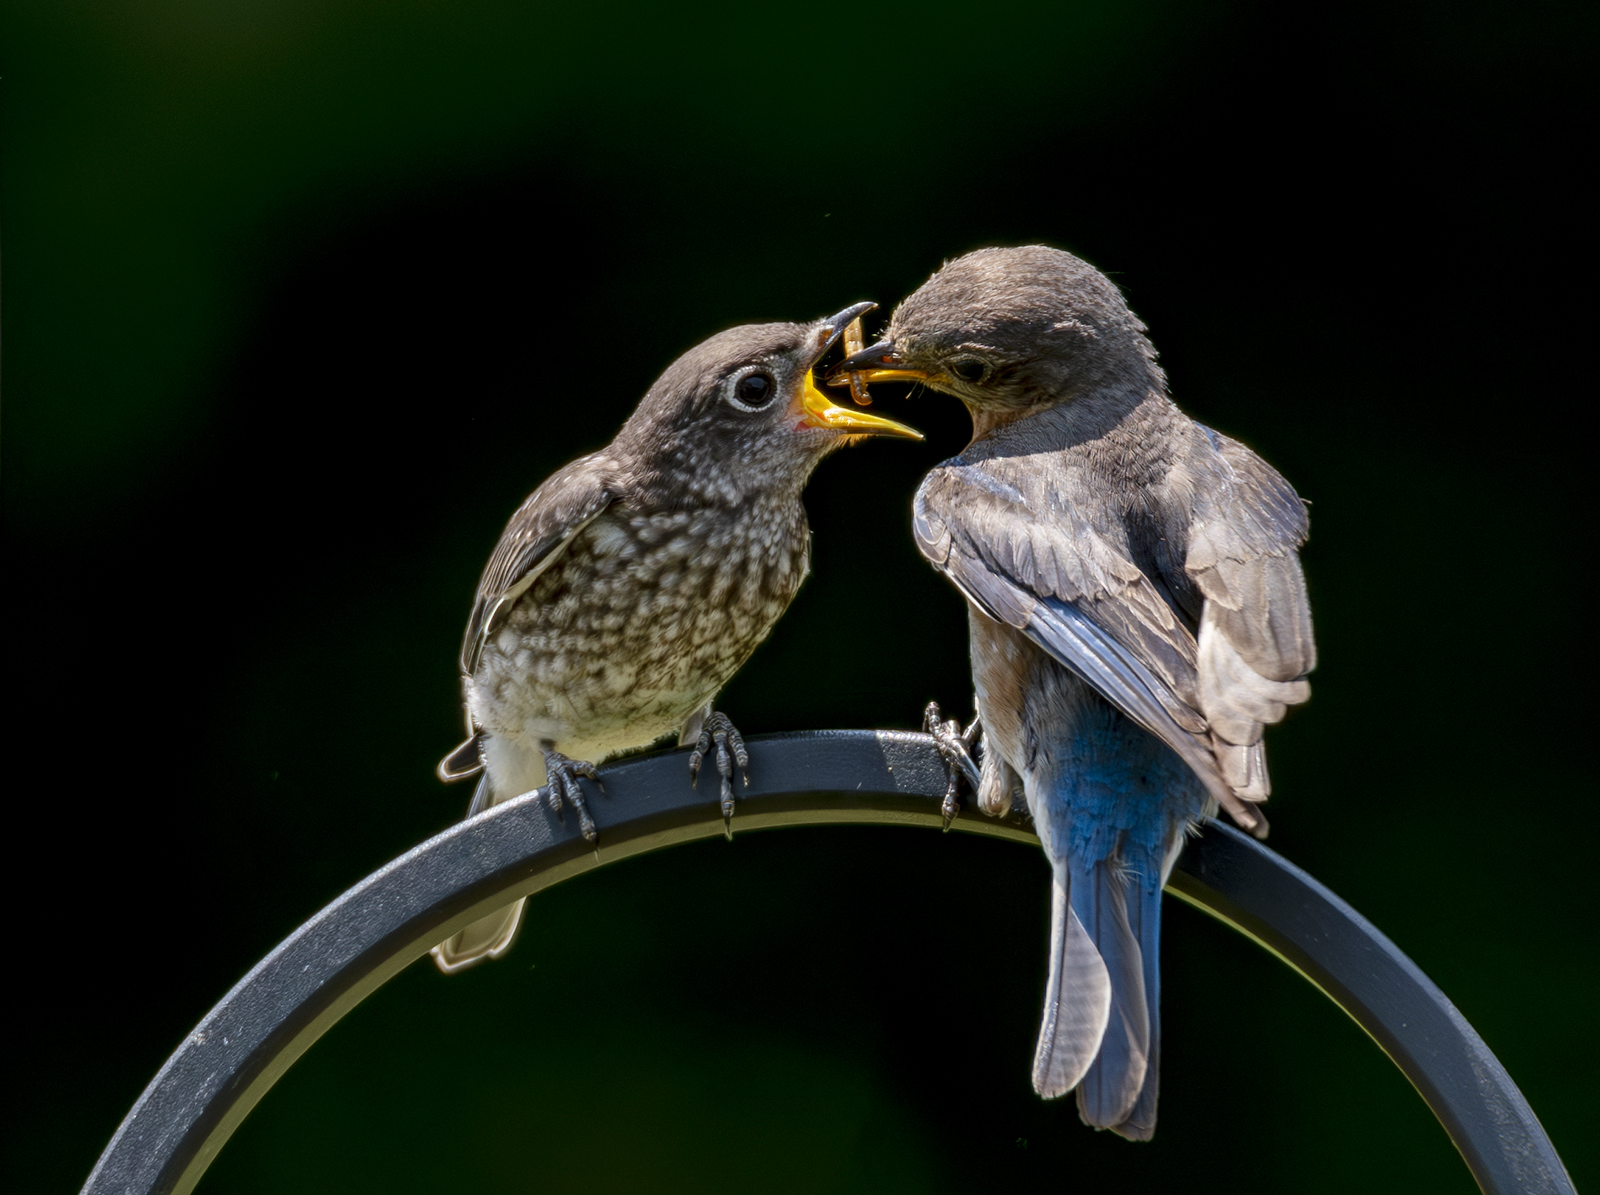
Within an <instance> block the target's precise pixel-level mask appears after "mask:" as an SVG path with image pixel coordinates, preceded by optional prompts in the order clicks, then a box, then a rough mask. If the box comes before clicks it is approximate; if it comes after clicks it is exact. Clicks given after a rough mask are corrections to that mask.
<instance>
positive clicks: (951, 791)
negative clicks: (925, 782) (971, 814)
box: [922, 701, 982, 830]
mask: <svg viewBox="0 0 1600 1195" xmlns="http://www.w3.org/2000/svg"><path fill="white" fill-rule="evenodd" d="M981 726H982V723H981V722H980V721H979V720H978V719H977V718H974V719H973V720H972V725H970V726H968V727H967V728H966V729H965V730H962V729H961V723H959V722H957V721H956V720H955V719H954V718H949V719H946V718H945V717H944V713H943V711H942V710H940V709H939V703H938V702H937V701H930V702H928V708H927V709H925V710H923V711H922V729H923V730H924V731H925V732H926V733H928V734H929V735H932V736H933V743H934V746H936V747H938V748H939V754H940V755H942V756H944V760H945V764H946V765H947V766H948V767H949V769H950V786H949V787H948V788H947V789H945V793H944V801H943V803H941V804H940V806H939V812H940V813H941V814H943V815H944V828H945V829H946V830H948V829H950V823H951V822H952V821H954V820H955V819H956V818H957V817H958V816H959V815H960V813H961V801H960V799H959V798H958V797H957V795H956V793H957V789H958V787H959V783H960V778H961V777H962V776H965V777H966V778H967V783H968V784H970V785H971V786H972V791H973V792H977V791H978V775H979V773H978V764H977V761H976V760H975V759H973V757H972V754H973V748H974V747H975V746H976V744H977V741H978V732H979V730H980V729H981Z"/></svg>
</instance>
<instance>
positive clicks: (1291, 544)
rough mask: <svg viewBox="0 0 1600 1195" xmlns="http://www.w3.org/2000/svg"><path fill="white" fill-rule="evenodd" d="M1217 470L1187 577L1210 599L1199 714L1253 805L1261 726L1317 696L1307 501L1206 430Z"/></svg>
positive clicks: (1200, 506)
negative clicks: (1305, 563) (1306, 554)
mask: <svg viewBox="0 0 1600 1195" xmlns="http://www.w3.org/2000/svg"><path fill="white" fill-rule="evenodd" d="M1207 436H1208V437H1209V439H1210V442H1211V446H1212V448H1213V450H1214V452H1213V454H1212V456H1211V457H1210V459H1209V460H1208V461H1206V462H1205V464H1206V465H1207V466H1208V467H1210V468H1211V469H1212V470H1213V471H1214V475H1213V476H1212V477H1211V478H1208V479H1206V483H1205V484H1201V485H1198V486H1197V487H1196V490H1195V502H1194V517H1193V521H1192V522H1191V524H1190V527H1189V535H1188V541H1189V542H1188V554H1187V556H1186V557H1185V559H1184V571H1185V572H1187V573H1188V574H1189V576H1190V577H1191V578H1193V580H1194V583H1195V586H1196V587H1197V588H1198V589H1199V590H1200V592H1201V593H1202V594H1203V595H1204V597H1205V607H1204V610H1203V611H1202V613H1201V616H1200V634H1199V643H1198V647H1199V672H1198V676H1197V680H1196V691H1197V697H1198V700H1199V705H1200V709H1201V710H1202V711H1203V712H1204V713H1205V716H1206V720H1207V721H1208V722H1209V723H1210V725H1211V730H1212V736H1213V739H1214V743H1215V753H1216V755H1217V759H1218V763H1219V765H1220V766H1221V768H1222V770H1223V773H1224V775H1225V776H1226V778H1227V779H1228V782H1229V784H1230V785H1231V786H1232V787H1233V788H1234V790H1235V791H1236V792H1237V793H1239V795H1240V796H1242V797H1244V798H1246V799H1247V800H1261V799H1263V798H1265V797H1266V795H1267V793H1268V792H1269V791H1270V787H1271V786H1270V784H1269V783H1268V780H1267V773H1266V766H1265V759H1264V756H1263V752H1262V749H1261V731H1262V727H1263V726H1265V725H1267V724H1270V723H1273V722H1277V721H1278V720H1280V719H1281V718H1282V717H1283V715H1284V712H1285V710H1286V709H1287V707H1288V706H1291V705H1297V704H1299V703H1300V702H1302V701H1305V700H1306V699H1307V698H1308V697H1309V696H1310V695H1311V687H1310V685H1309V684H1308V683H1307V682H1306V680H1305V675H1306V674H1307V673H1308V672H1310V671H1311V669H1312V668H1314V667H1315V666H1316V662H1317V649H1316V644H1315V642H1314V641H1313V639H1312V633H1311V606H1310V603H1309V601H1308V600H1307V597H1306V583H1305V577H1304V575H1303V574H1302V572H1301V570H1300V558H1299V554H1298V550H1299V547H1300V545H1301V544H1302V543H1304V542H1305V538H1306V534H1307V532H1308V531H1309V529H1310V528H1309V521H1308V519H1307V517H1306V509H1305V504H1304V503H1302V502H1301V501H1300V498H1299V496H1298V495H1297V494H1296V493H1295V492H1294V490H1293V489H1291V488H1290V486H1289V483H1288V482H1286V481H1284V479H1283V478H1282V477H1280V476H1279V475H1278V473H1277V472H1276V471H1275V470H1274V469H1273V468H1272V467H1271V466H1270V465H1268V464H1267V463H1266V462H1265V461H1263V460H1262V459H1261V458H1260V457H1258V456H1256V455H1255V454H1254V453H1253V452H1251V451H1250V450H1249V449H1247V448H1245V447H1244V446H1243V445H1242V444H1239V443H1237V442H1236V441H1234V440H1230V439H1228V438H1227V437H1226V436H1223V435H1219V434H1218V433H1216V432H1212V431H1209V429H1208V430H1207Z"/></svg>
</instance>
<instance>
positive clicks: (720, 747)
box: [689, 710, 750, 838]
mask: <svg viewBox="0 0 1600 1195" xmlns="http://www.w3.org/2000/svg"><path fill="white" fill-rule="evenodd" d="M713 744H715V746H716V749H717V775H718V776H719V777H720V778H721V781H722V784H721V797H722V826H723V831H724V832H725V833H726V834H727V836H728V837H729V838H732V837H733V765H734V762H735V761H738V764H739V773H740V775H742V776H743V777H744V786H745V787H746V788H749V787H750V753H749V752H748V751H746V750H745V747H744V739H743V738H741V737H740V735H739V732H738V730H737V729H735V728H734V725H733V723H732V722H731V721H729V719H728V715H727V714H719V713H717V712H716V711H715V710H713V711H712V712H711V714H710V715H709V716H708V717H707V718H706V720H705V722H704V723H703V724H702V725H701V727H700V737H699V738H698V739H696V740H695V744H694V750H693V751H692V752H690V754H689V783H690V784H691V785H694V786H695V787H697V788H698V787H699V784H700V765H701V764H702V763H704V762H705V759H706V756H708V755H709V754H711V748H712V745H713ZM730 749H731V752H732V754H731V756H730Z"/></svg>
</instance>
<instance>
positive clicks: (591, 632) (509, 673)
mask: <svg viewBox="0 0 1600 1195" xmlns="http://www.w3.org/2000/svg"><path fill="white" fill-rule="evenodd" d="M809 546H810V532H809V529H808V527H807V524H806V517H805V511H804V508H802V507H801V506H800V505H799V503H798V502H789V503H786V504H783V505H749V506H743V507H728V506H723V507H702V508H697V509H692V510H677V511H656V512H645V511H640V510H637V509H630V508H629V507H627V506H626V505H623V504H618V506H615V507H613V508H611V510H609V511H607V512H606V513H605V514H603V515H601V516H600V517H599V518H598V519H596V520H595V521H594V522H593V523H591V524H590V525H589V526H588V527H587V528H585V529H584V531H583V532H581V533H580V534H579V535H578V537H577V538H576V539H575V540H574V541H573V543H572V545H571V546H570V547H569V548H568V549H567V550H566V552H564V553H563V554H562V556H561V558H560V559H559V560H558V561H556V563H555V564H553V565H552V566H551V567H550V569H548V570H547V571H546V572H545V574H544V575H543V576H542V577H540V578H539V580H538V581H537V582H536V583H535V584H534V586H533V587H532V588H531V589H530V590H529V591H528V592H527V593H526V594H525V595H523V597H522V598H521V599H520V600H519V601H518V602H517V603H516V605H515V606H514V607H513V608H512V610H511V612H510V616H509V617H508V618H507V619H506V621H505V624H504V625H503V626H502V627H501V628H500V629H499V631H497V632H496V634H495V635H494V636H493V637H492V638H491V640H490V641H489V643H488V644H486V645H485V650H484V653H483V658H482V661H481V663H480V666H479V671H478V675H477V677H476V678H475V680H476V682H477V683H476V684H475V685H474V689H475V691H476V695H477V697H478V702H477V703H476V704H477V705H478V706H479V707H480V708H477V709H475V710H474V714H475V716H477V717H478V718H479V720H480V724H483V725H486V726H488V727H489V728H490V729H492V730H496V731H499V732H501V733H507V732H509V733H512V734H517V735H523V734H530V733H535V732H536V733H537V734H539V735H541V736H544V737H550V738H552V739H555V740H557V741H560V740H562V739H567V738H577V739H581V740H584V741H591V742H599V741H603V742H606V743H607V744H608V745H609V744H615V749H619V750H620V749H625V748H626V747H627V746H636V745H643V744H645V743H648V742H651V741H653V740H654V739H656V738H659V737H660V736H661V735H664V734H667V733H669V732H671V731H675V730H676V729H678V728H679V727H680V726H681V725H682V724H683V722H684V721H685V720H686V719H687V718H688V717H689V716H690V715H691V714H692V713H694V712H695V711H696V710H698V709H699V708H701V707H702V706H703V705H705V703H706V702H707V701H709V700H711V698H712V697H713V696H714V695H715V694H716V692H717V690H719V689H720V688H721V687H722V686H723V685H724V684H726V683H727V681H728V680H729V679H730V678H731V677H732V676H733V674H734V673H735V672H737V671H738V669H739V667H740V665H742V664H743V663H744V662H745V660H746V659H748V658H749V656H750V653H751V652H752V651H754V650H755V648H756V646H757V645H758V644H759V643H760V642H761V641H762V640H763V639H764V638H766V636H767V634H768V632H770V631H771V630H772V627H773V624H775V623H776V622H777V620H778V618H779V617H780V616H781V615H782V614H783V612H784V610H785V609H786V608H787V607H788V605H789V602H790V601H791V600H792V599H793V598H794V595H795V593H796V591H797V590H798V589H799V587H800V583H801V582H802V581H803V580H804V579H805V575H806V571H807V568H808V556H809ZM536 727H538V729H537V731H536ZM557 727H559V728H560V733H557Z"/></svg>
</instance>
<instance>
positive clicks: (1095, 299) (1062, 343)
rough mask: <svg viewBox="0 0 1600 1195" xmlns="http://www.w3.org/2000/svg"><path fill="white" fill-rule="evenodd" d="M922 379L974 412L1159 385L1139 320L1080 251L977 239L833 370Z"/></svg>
mask: <svg viewBox="0 0 1600 1195" xmlns="http://www.w3.org/2000/svg"><path fill="white" fill-rule="evenodd" d="M845 370H860V371H864V372H866V374H867V380H868V381H923V382H926V383H927V384H928V385H930V386H932V387H934V388H935V389H937V390H943V391H944V392H946V393H947V394H953V395H955V396H956V397H957V398H959V399H961V400H962V401H963V402H964V403H966V404H967V406H968V407H970V408H971V409H972V410H973V412H974V413H975V414H976V413H977V412H979V411H989V412H995V411H997V410H1004V409H1014V410H1021V409H1025V408H1029V407H1035V406H1039V405H1041V404H1045V403H1058V402H1070V401H1073V400H1075V399H1079V398H1082V397H1084V396H1086V395H1089V394H1093V393H1097V392H1103V391H1107V390H1113V391H1117V392H1122V393H1127V394H1130V395H1139V394H1143V393H1144V392H1147V391H1148V390H1150V389H1151V388H1152V387H1153V388H1157V389H1160V388H1162V387H1163V386H1164V378H1163V377H1162V374H1161V370H1160V368H1159V367H1158V366H1157V365H1156V363H1155V349H1154V348H1153V347H1152V346H1151V344H1150V341H1149V340H1148V339H1147V338H1146V336H1145V326H1144V324H1143V323H1141V322H1140V320H1139V317H1138V316H1136V315H1134V314H1133V312H1132V311H1130V310H1128V305H1127V303H1126V302H1124V301H1123V298H1122V294H1121V293H1120V292H1119V291H1118V290H1117V288H1116V287H1115V286H1114V285H1112V283H1111V280H1110V279H1108V278H1107V277H1106V276H1105V275H1104V274H1102V273H1101V272H1100V271H1099V270H1097V269H1095V268H1094V267H1093V266H1091V265H1090V264H1089V263H1088V262H1086V261H1083V260H1082V259H1081V258H1077V257H1074V256H1073V255H1072V254H1070V253H1064V252H1062V251H1061V250H1060V249H1051V248H1048V247H1047V246H1044V245H1025V246H1022V247H1021V248H1016V249H979V250H978V251H977V252H975V253H968V254H967V255H966V256H965V257H958V258H956V260H954V261H952V262H949V263H947V264H946V265H945V266H944V267H943V268H942V269H940V270H939V271H938V273H936V274H934V276H933V277H932V278H929V279H928V281H926V282H924V283H923V284H922V285H921V286H920V287H918V288H917V289H916V290H915V291H914V292H912V293H911V294H910V295H909V296H907V298H906V299H905V300H904V301H903V302H901V304H900V305H899V306H898V307H896V308H895V311H894V315H893V317H891V319H890V320H889V329H888V332H887V333H886V335H885V336H884V339H883V340H882V341H880V342H879V343H878V344H875V345H872V346H870V347H868V348H866V349H864V350H862V351H861V352H859V353H857V354H855V355H854V356H853V357H851V358H849V359H848V360H846V361H844V362H842V363H841V364H840V365H839V366H837V367H836V368H835V370H834V374H835V375H838V374H840V373H842V372H844V371H845Z"/></svg>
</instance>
